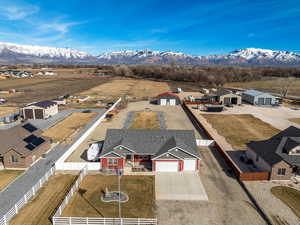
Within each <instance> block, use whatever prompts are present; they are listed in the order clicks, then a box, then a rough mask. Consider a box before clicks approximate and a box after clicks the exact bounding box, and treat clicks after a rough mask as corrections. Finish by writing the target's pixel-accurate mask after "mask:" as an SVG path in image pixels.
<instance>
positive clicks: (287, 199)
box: [271, 186, 300, 218]
mask: <svg viewBox="0 0 300 225" xmlns="http://www.w3.org/2000/svg"><path fill="white" fill-rule="evenodd" d="M271 192H272V194H273V195H275V196H276V197H277V198H279V199H280V200H281V201H283V202H284V203H285V204H286V205H287V206H288V207H290V208H291V210H293V212H294V213H295V214H296V215H297V216H298V217H299V218H300V191H298V190H296V189H294V188H290V187H284V186H277V187H272V188H271Z"/></svg>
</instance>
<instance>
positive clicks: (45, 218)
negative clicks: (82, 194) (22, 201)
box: [9, 174, 76, 225]
mask: <svg viewBox="0 0 300 225" xmlns="http://www.w3.org/2000/svg"><path fill="white" fill-rule="evenodd" d="M75 178H76V176H75V175H70V174H59V175H55V176H52V177H50V179H49V181H48V182H47V183H46V184H45V186H44V187H42V188H41V189H40V190H39V191H38V193H37V195H36V197H35V198H34V199H33V200H32V201H30V202H29V203H28V204H27V205H26V206H24V208H22V209H21V211H20V212H19V214H18V215H16V216H15V217H14V218H13V219H12V221H11V222H10V223H9V224H10V225H20V224H24V225H25V224H26V225H52V222H51V220H50V217H51V216H52V215H53V213H54V212H55V209H56V207H58V205H59V204H60V202H61V201H62V199H63V198H64V197H65V195H66V194H67V192H68V190H69V189H70V187H71V185H72V183H73V182H74V180H75Z"/></svg>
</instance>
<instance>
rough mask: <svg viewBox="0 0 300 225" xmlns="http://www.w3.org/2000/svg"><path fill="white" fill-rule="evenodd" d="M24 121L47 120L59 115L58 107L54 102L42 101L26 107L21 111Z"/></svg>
mask: <svg viewBox="0 0 300 225" xmlns="http://www.w3.org/2000/svg"><path fill="white" fill-rule="evenodd" d="M21 113H22V115H23V117H24V119H47V118H49V117H50V116H54V115H56V114H57V113H58V105H57V103H56V102H53V101H41V102H35V103H31V104H29V105H26V106H25V107H23V108H22V109H21Z"/></svg>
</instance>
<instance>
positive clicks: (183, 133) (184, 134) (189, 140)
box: [100, 129, 200, 158]
mask: <svg viewBox="0 0 300 225" xmlns="http://www.w3.org/2000/svg"><path fill="white" fill-rule="evenodd" d="M119 145H122V146H124V147H125V148H128V149H130V150H132V151H134V152H135V153H137V154H149V155H153V156H158V155H161V154H163V153H165V152H167V151H168V150H170V149H172V148H174V147H179V148H181V149H184V150H185V151H186V152H188V153H190V154H192V155H195V156H196V157H199V158H200V154H199V151H198V150H197V145H196V138H195V134H194V131H193V130H128V129H108V130H107V133H106V137H105V141H104V145H103V149H102V151H101V154H100V157H101V156H103V155H105V154H107V153H109V152H112V151H115V152H118V151H116V150H115V149H114V148H115V147H117V146H119ZM118 153H119V152H118Z"/></svg>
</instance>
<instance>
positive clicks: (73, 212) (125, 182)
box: [62, 175, 155, 218]
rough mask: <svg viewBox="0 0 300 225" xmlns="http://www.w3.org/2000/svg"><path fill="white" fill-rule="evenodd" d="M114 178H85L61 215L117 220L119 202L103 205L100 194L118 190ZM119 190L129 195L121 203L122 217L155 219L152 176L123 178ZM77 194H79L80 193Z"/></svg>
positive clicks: (89, 176) (98, 176)
mask: <svg viewBox="0 0 300 225" xmlns="http://www.w3.org/2000/svg"><path fill="white" fill-rule="evenodd" d="M117 179H118V178H117V177H116V176H103V175H88V176H86V177H85V178H84V179H83V181H82V183H81V185H80V189H79V192H77V193H76V194H75V195H74V196H73V198H72V199H71V201H70V202H69V204H68V205H67V207H66V208H65V210H64V211H63V214H62V216H67V217H68V216H74V217H108V218H112V217H119V214H118V203H117V202H110V203H105V202H102V201H101V195H102V194H103V191H105V188H106V187H107V188H108V190H109V191H118V181H117ZM121 191H122V192H125V193H127V194H128V196H129V200H128V202H125V203H122V217H125V218H138V217H140V218H153V216H154V212H153V211H154V202H155V201H154V200H155V197H154V194H155V193H154V177H152V176H122V179H121ZM79 193H80V194H79Z"/></svg>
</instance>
